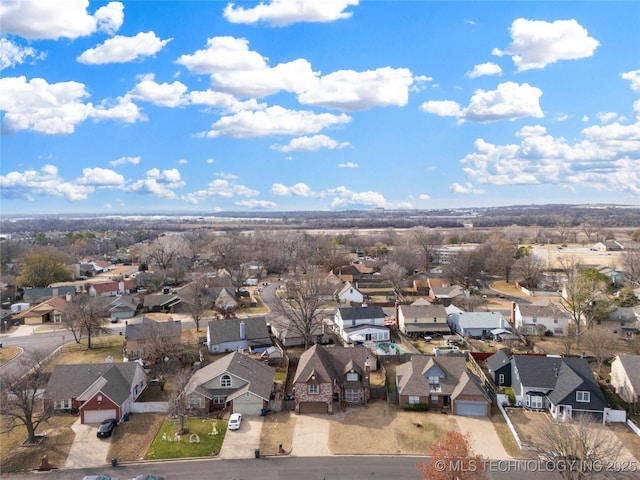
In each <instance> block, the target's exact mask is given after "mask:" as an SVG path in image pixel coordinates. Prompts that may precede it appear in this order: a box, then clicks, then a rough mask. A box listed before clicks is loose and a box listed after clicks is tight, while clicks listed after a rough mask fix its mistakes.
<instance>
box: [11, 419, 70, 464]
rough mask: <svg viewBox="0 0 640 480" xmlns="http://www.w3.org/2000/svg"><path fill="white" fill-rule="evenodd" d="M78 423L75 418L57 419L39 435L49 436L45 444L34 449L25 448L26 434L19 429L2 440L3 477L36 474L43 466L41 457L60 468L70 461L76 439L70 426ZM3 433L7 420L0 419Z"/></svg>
mask: <svg viewBox="0 0 640 480" xmlns="http://www.w3.org/2000/svg"><path fill="white" fill-rule="evenodd" d="M76 420H78V417H77V416H75V415H64V414H63V415H55V416H53V417H51V418H50V419H49V421H48V422H47V423H46V424H42V425H41V426H40V427H39V428H38V430H37V431H36V432H37V433H38V434H42V433H46V437H45V438H44V440H43V441H42V442H41V443H40V444H38V445H35V446H24V441H25V440H26V438H27V432H26V429H25V428H24V427H17V428H16V429H14V430H13V431H11V432H9V433H2V437H1V438H0V473H3V474H4V473H15V472H20V471H26V470H33V469H35V468H38V467H39V466H40V462H41V460H42V457H44V456H45V455H46V456H47V457H48V459H49V465H51V466H52V467H56V468H60V467H62V466H63V465H64V462H65V461H66V459H67V455H68V454H69V450H70V449H71V444H72V443H73V439H74V437H75V433H74V431H73V430H72V429H71V425H73V423H74V422H75V421H76ZM0 424H1V427H0V428H1V430H2V431H3V432H4V430H5V419H4V418H0Z"/></svg>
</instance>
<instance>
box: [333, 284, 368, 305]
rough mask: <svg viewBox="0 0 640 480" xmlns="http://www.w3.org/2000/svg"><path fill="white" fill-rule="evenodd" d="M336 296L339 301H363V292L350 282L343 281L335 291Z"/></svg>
mask: <svg viewBox="0 0 640 480" xmlns="http://www.w3.org/2000/svg"><path fill="white" fill-rule="evenodd" d="M336 297H337V299H338V301H339V302H340V303H363V302H364V294H363V293H362V292H361V291H360V290H358V288H357V287H355V286H354V285H353V284H352V283H351V282H345V283H344V285H343V286H342V287H341V288H339V289H338V290H337V291H336Z"/></svg>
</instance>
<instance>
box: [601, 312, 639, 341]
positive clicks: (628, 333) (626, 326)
mask: <svg viewBox="0 0 640 480" xmlns="http://www.w3.org/2000/svg"><path fill="white" fill-rule="evenodd" d="M601 325H602V326H603V327H605V328H609V329H612V330H613V332H615V333H617V334H618V335H620V336H621V337H624V338H633V337H634V336H635V335H638V333H640V329H639V327H640V307H637V306H636V307H618V308H616V309H615V310H614V311H613V312H611V313H610V314H609V317H608V318H607V319H606V320H604V321H602V322H601Z"/></svg>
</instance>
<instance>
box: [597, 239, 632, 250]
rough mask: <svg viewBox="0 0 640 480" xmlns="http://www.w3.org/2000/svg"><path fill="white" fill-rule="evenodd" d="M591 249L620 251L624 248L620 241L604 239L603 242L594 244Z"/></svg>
mask: <svg viewBox="0 0 640 480" xmlns="http://www.w3.org/2000/svg"><path fill="white" fill-rule="evenodd" d="M591 249H592V250H597V251H598V252H620V251H622V250H624V245H623V244H622V243H620V242H616V241H615V240H606V241H604V242H598V243H596V244H594V245H593V247H591Z"/></svg>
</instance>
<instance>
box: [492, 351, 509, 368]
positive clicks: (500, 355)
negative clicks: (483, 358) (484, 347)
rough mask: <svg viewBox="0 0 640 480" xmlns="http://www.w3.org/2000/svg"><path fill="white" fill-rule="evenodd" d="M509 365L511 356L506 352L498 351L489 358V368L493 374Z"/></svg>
mask: <svg viewBox="0 0 640 480" xmlns="http://www.w3.org/2000/svg"><path fill="white" fill-rule="evenodd" d="M508 363H509V356H508V355H507V354H506V352H505V351H504V350H498V351H497V352H496V353H494V354H493V355H491V356H490V357H489V358H487V366H488V367H489V369H490V370H491V371H492V372H497V371H498V370H499V369H500V368H502V367H503V366H505V365H506V364H508Z"/></svg>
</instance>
